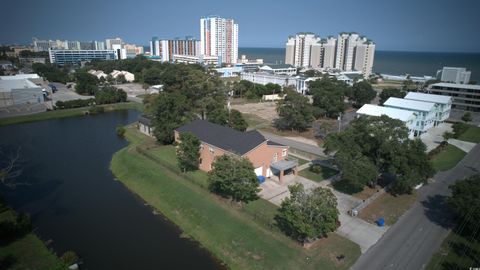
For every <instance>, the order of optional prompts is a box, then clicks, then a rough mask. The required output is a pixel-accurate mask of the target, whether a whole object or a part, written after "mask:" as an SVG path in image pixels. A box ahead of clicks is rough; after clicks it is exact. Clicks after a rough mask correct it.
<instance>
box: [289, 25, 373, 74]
mask: <svg viewBox="0 0 480 270" xmlns="http://www.w3.org/2000/svg"><path fill="white" fill-rule="evenodd" d="M374 54H375V43H373V42H372V41H371V40H368V39H367V38H366V37H363V36H360V35H358V34H357V33H340V34H339V35H338V37H337V38H334V37H328V38H327V39H321V38H320V37H319V36H317V35H315V34H313V33H298V34H297V35H296V36H295V37H293V36H291V37H289V38H288V40H287V43H286V50H285V63H286V64H291V65H294V66H295V67H303V68H315V69H323V70H326V69H337V70H340V71H360V72H361V73H362V74H363V76H364V77H368V76H370V74H372V68H373V60H374Z"/></svg>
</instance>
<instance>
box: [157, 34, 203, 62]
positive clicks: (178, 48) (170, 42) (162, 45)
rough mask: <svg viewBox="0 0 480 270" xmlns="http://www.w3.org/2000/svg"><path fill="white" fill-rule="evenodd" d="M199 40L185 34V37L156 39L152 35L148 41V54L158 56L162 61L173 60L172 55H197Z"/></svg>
mask: <svg viewBox="0 0 480 270" xmlns="http://www.w3.org/2000/svg"><path fill="white" fill-rule="evenodd" d="M199 47H200V45H199V41H198V40H197V39H195V38H193V37H190V36H187V37H185V39H179V38H176V39H158V38H157V37H153V38H152V40H151V41H150V54H151V55H152V56H159V57H160V58H161V60H162V61H163V62H171V61H173V55H188V56H197V55H198V54H199Z"/></svg>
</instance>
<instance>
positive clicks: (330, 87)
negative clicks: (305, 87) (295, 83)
mask: <svg viewBox="0 0 480 270" xmlns="http://www.w3.org/2000/svg"><path fill="white" fill-rule="evenodd" d="M309 92H310V94H312V95H313V106H315V107H318V108H320V110H321V113H322V114H323V115H325V116H327V117H331V118H336V117H337V116H338V115H339V114H340V113H343V112H344V111H345V109H346V108H347V106H346V104H345V98H346V97H348V96H351V95H352V93H351V92H352V89H351V87H349V86H348V85H347V84H345V83H344V82H341V81H337V80H336V79H330V78H328V77H326V76H325V77H323V78H322V79H319V80H315V81H311V82H309Z"/></svg>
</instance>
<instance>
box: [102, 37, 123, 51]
mask: <svg viewBox="0 0 480 270" xmlns="http://www.w3.org/2000/svg"><path fill="white" fill-rule="evenodd" d="M114 45H120V46H121V45H123V40H122V39H121V38H119V37H117V38H109V39H106V40H105V47H106V49H107V50H113V49H114V48H113V47H114Z"/></svg>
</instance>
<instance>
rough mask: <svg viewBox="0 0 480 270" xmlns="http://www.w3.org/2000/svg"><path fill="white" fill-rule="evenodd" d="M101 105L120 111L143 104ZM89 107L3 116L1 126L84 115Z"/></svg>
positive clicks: (110, 109)
mask: <svg viewBox="0 0 480 270" xmlns="http://www.w3.org/2000/svg"><path fill="white" fill-rule="evenodd" d="M99 107H103V108H104V109H105V111H106V112H109V111H119V110H128V109H137V110H140V109H141V108H142V107H143V105H142V104H139V103H135V102H123V103H116V104H105V105H99ZM89 108H90V107H83V108H75V109H64V110H54V111H46V112H41V113H36V114H30V115H22V116H15V117H10V118H2V119H0V126H5V125H12V124H20V123H27V122H35V121H42V120H49V119H55V118H65V117H72V116H80V115H84V114H85V112H86V111H88V109H89Z"/></svg>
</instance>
